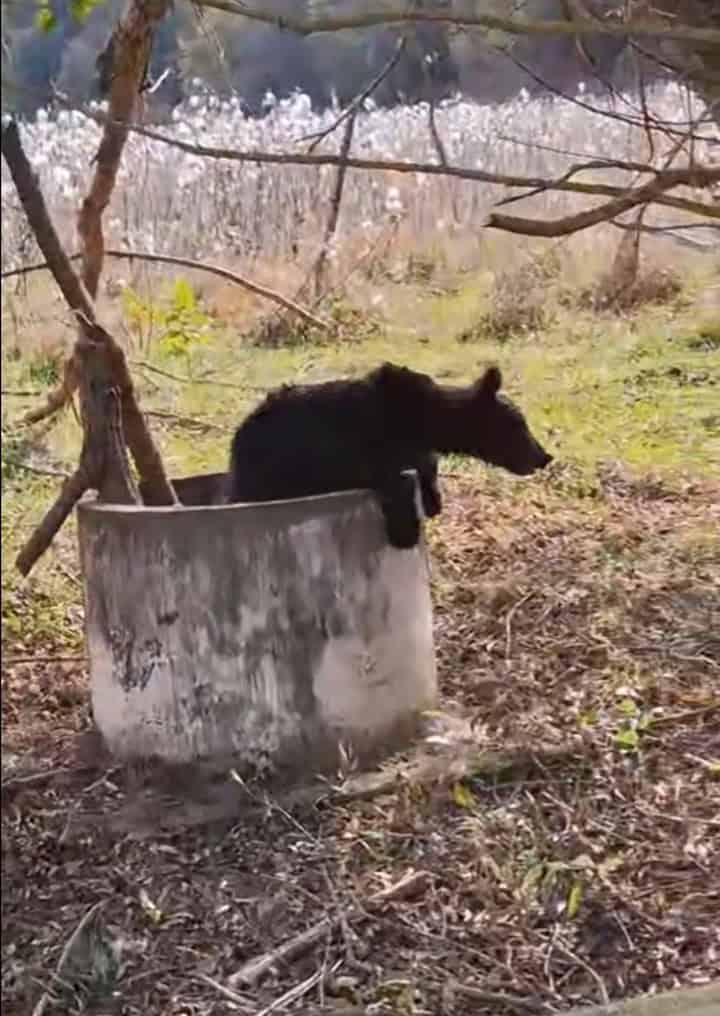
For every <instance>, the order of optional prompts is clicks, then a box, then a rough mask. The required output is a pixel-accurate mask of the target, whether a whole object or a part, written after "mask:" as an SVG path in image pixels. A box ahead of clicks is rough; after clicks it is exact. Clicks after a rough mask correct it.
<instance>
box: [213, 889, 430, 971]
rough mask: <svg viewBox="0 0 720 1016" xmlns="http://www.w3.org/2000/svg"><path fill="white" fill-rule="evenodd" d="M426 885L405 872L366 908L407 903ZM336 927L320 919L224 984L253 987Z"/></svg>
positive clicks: (332, 921) (350, 917) (359, 916)
mask: <svg viewBox="0 0 720 1016" xmlns="http://www.w3.org/2000/svg"><path fill="white" fill-rule="evenodd" d="M429 882H430V875H429V874H428V873H427V872H425V871H415V872H409V873H408V874H407V875H405V876H404V877H403V878H401V879H400V881H399V882H396V883H395V884H394V885H392V886H390V887H389V888H387V889H382V890H381V891H380V892H377V893H374V894H373V895H372V896H371V897H370V899H369V900H368V902H367V904H366V906H367V907H368V908H373V907H379V906H382V905H383V904H385V903H392V902H394V901H395V900H400V899H408V898H409V897H412V896H416V895H418V894H419V893H422V892H424V890H425V889H426V888H427V886H428V884H429ZM347 917H348V920H353V919H354V920H361V919H362V917H363V915H362V914H359V913H357V912H356V911H353V912H352V914H348V915H347ZM338 927H339V924H338V921H337V919H332V918H330V917H323V918H322V920H320V921H318V922H317V923H316V924H313V925H311V926H310V927H309V928H307V929H306V930H305V931H303V932H301V933H300V934H299V935H294V936H293V937H292V938H290V939H287V940H286V941H285V942H283V943H282V945H279V946H278V947H277V948H275V949H272V950H271V951H270V952H267V953H263V954H262V955H261V956H258V957H256V958H255V959H252V960H248V962H247V963H245V964H243V966H242V967H241V968H240V969H239V970H238V971H236V972H235V973H234V974H232V975H231V976H230V977H229V978H228V983H229V984H230V985H232V986H233V987H234V986H235V985H237V984H244V985H252V984H256V983H257V981H259V980H260V979H261V978H262V977H264V976H265V975H266V974H267V973H269V972H270V971H271V970H272V969H273V967H275V966H277V965H278V964H282V963H288V962H289V961H290V960H293V959H296V958H297V957H298V956H302V955H303V954H304V953H306V952H308V950H310V949H312V948H313V946H315V945H317V944H318V943H319V942H321V941H322V940H323V938H324V937H325V936H326V935H327V934H328V933H330V932H333V931H335V930H336V928H338Z"/></svg>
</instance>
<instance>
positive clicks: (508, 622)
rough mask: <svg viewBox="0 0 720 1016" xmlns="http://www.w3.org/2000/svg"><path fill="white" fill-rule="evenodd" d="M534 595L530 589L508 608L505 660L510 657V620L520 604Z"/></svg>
mask: <svg viewBox="0 0 720 1016" xmlns="http://www.w3.org/2000/svg"><path fill="white" fill-rule="evenodd" d="M534 595H535V594H534V591H533V590H532V589H531V590H530V592H529V593H525V595H524V596H521V597H520V599H519V600H518V601H517V603H515V604H513V606H512V607H511V608H510V610H508V612H507V614H506V615H505V659H506V660H509V659H510V657H511V656H512V622H513V618H514V617H515V615H516V614H517V612H518V610H520V608H521V607H522V605H523V604H524V603H527V601H528V600H529V599H530V598H531V597H532V596H534Z"/></svg>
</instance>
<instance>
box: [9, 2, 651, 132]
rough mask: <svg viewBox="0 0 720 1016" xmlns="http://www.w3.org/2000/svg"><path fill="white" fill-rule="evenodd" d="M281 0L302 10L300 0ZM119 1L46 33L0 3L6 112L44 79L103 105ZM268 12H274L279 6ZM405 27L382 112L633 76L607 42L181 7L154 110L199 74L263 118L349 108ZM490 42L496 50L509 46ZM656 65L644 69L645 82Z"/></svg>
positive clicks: (37, 96)
mask: <svg viewBox="0 0 720 1016" xmlns="http://www.w3.org/2000/svg"><path fill="white" fill-rule="evenodd" d="M285 2H286V3H287V4H288V5H290V4H292V6H293V9H295V10H297V7H298V5H299V3H300V2H302V0H285ZM124 4H125V0H105V2H104V3H102V4H101V5H100V6H98V7H96V8H95V9H94V10H93V11H92V13H91V14H90V15H89V16H88V17H87V18H85V19H84V20H83V21H82V22H79V21H77V20H76V19H75V18H73V16H72V12H71V9H70V0H53V5H52V6H53V13H54V15H55V27H54V28H53V30H52V31H50V32H47V31H43V30H42V29H41V28H40V27H38V25H37V23H36V8H35V6H34V3H33V2H32V0H23V2H15V3H11V2H9V3H8V4H7V6H6V5H5V4H3V50H4V52H3V65H4V69H5V73H4V75H3V76H4V79H5V81H6V82H7V80H8V78H9V79H10V80H11V81H12V82H13V85H14V86H15V87H13V88H7V87H5V88H4V89H3V106H4V108H5V109H8V108H10V109H12V110H14V111H16V112H20V113H24V114H26V115H31V114H32V113H34V112H35V110H37V108H38V107H40V106H44V105H46V104H47V97H48V95H49V87H48V86H49V83H50V82H53V83H54V84H55V86H56V87H57V88H58V89H59V90H60V91H61V92H63V93H64V94H65V95H68V96H69V97H70V98H71V99H72V100H73V101H75V102H78V103H81V102H87V101H88V100H90V99H95V98H98V97H99V95H100V79H99V74H98V70H97V66H96V61H97V57H98V54H99V53H100V52H101V51H102V49H103V47H104V45H105V43H106V42H107V39H108V37H109V35H110V31H111V27H112V24H113V22H114V19H115V18H116V17H117V16H118V14H119V13H120V12H121V10H122V9H123V7H124ZM275 6H276V7H278V8H279V9H280V5H278V4H277V2H276V3H275ZM531 7H532V13H533V15H534V16H535V17H541V18H556V17H562V7H563V4H562V3H560V2H556V0H533V2H532V3H531ZM401 31H402V32H403V33H404V34H405V35H406V37H407V44H406V47H405V50H404V53H403V55H402V57H401V59H400V60H399V61H398V63H397V65H396V66H395V67H394V69H393V71H392V72H391V73H390V74H389V75H388V76H387V78H386V79H385V80H384V81H383V82H382V84H381V85H380V87H379V88H378V90H377V92H376V93H375V95H374V99H375V101H376V102H378V103H379V104H380V105H394V104H396V103H398V102H415V101H419V100H427V99H431V98H432V99H434V100H439V99H442V98H443V97H446V96H448V95H450V94H454V93H456V92H458V91H461V92H462V93H463V94H465V95H467V96H471V97H474V98H476V99H477V100H478V101H481V102H488V103H495V102H500V101H503V100H505V99H509V98H512V96H513V95H515V94H517V92H518V91H519V90H520V89H521V88H527V89H528V90H529V91H530V92H536V91H538V90H541V88H542V85H541V84H540V82H546V83H547V84H549V85H550V86H551V87H553V88H556V89H560V90H563V91H570V92H574V91H575V89H576V87H577V84H578V83H579V81H581V80H582V81H585V82H586V83H587V84H588V86H589V87H590V88H604V87H608V83H610V82H612V84H613V85H614V86H616V87H617V86H622V85H623V84H626V83H627V80H628V75H630V74H634V73H636V70H632V69H631V68H630V67H629V66H628V65H626V62H625V59H624V55H623V43H622V40H620V41H618V40H617V39H613V38H608V37H605V36H598V37H597V38H591V39H589V40H585V43H584V49H585V55H582V54H581V53H580V51H579V49H578V47H577V45H576V43H575V41H574V40H573V39H571V38H569V37H560V36H559V37H556V38H547V37H532V36H528V37H526V38H520V39H518V40H514V41H513V44H512V48H511V50H510V51H509V53H507V52H506V53H504V52H502V51H501V50H499V49H498V48H497V46H496V45H490V44H489V43H488V41H487V39H486V38H485V37H484V36H483V34H482V33H481V32H479V31H466V30H463V31H453V30H452V29H450V30H448V28H446V27H444V26H439V25H437V26H436V25H430V24H425V25H418V26H416V27H413V28H410V29H409V28H408V27H407V26H405V27H404V28H402V29H395V28H393V29H387V28H377V29H369V30H366V31H353V32H339V33H335V34H327V35H316V36H310V37H308V38H300V37H298V36H296V35H293V34H292V33H290V32H286V31H282V30H280V29H278V28H276V27H274V26H268V25H262V24H258V23H256V22H252V21H248V20H245V19H243V18H239V17H235V16H232V15H227V14H221V13H218V12H211V11H204V12H201V11H200V10H199V9H198V8H195V7H193V6H192V5H191V4H189V3H185V2H183V3H180V2H178V3H176V5H175V8H174V10H173V12H172V13H171V14H170V15H169V16H168V17H167V18H166V19H165V21H164V22H163V23H162V25H161V26H160V29H159V30H158V32H157V33H156V37H155V41H154V47H153V54H152V61H151V65H150V68H149V74H150V82H151V83H152V81H153V80H155V81H157V80H158V78H159V77H160V75H162V74H163V72H165V71H168V73H167V74H166V76H165V77H164V79H163V81H162V83H161V85H160V86H159V87H158V88H157V89H156V90H155V91H154V92H153V93H152V96H151V100H150V102H151V104H152V105H153V106H154V107H155V112H156V114H157V115H158V116H160V117H162V116H163V115H164V114H165V113H167V112H168V110H169V109H170V108H172V107H173V106H174V105H175V104H177V103H178V102H180V101H181V100H182V98H183V97H184V96H185V95H187V94H188V93H189V92H192V91H193V88H194V81H195V80H196V79H198V78H199V79H201V80H202V81H203V82H204V83H206V84H207V85H208V86H210V87H211V88H212V89H213V90H214V91H216V92H217V93H219V94H227V93H231V92H234V93H236V94H238V95H239V96H240V97H241V98H242V100H243V103H244V104H245V107H246V109H247V110H248V111H249V112H251V113H253V114H259V113H261V112H262V110H263V100H264V98H265V96H266V95H267V93H268V92H271V93H273V94H274V95H275V96H276V97H278V98H281V97H283V96H286V95H289V94H291V93H292V92H293V91H295V90H296V89H299V90H301V91H302V92H304V93H305V94H307V95H308V96H310V98H311V99H312V102H313V105H314V106H315V108H323V107H325V106H327V105H328V104H330V103H332V102H333V101H335V100H337V101H339V102H340V103H341V104H344V103H347V102H348V101H350V100H351V99H352V98H353V96H355V95H356V94H357V93H358V92H359V91H360V90H361V89H362V88H363V87H364V86H365V85H366V84H367V82H368V81H369V80H370V79H371V78H372V76H373V75H374V74H376V73H378V72H379V71H380V69H381V68H382V67H383V66H384V64H385V63H386V61H387V60H388V59H389V58H390V56H391V54H392V53H393V50H394V48H395V45H396V43H397V40H398V38H399V35H400V33H401ZM491 41H492V42H493V43H495V44H497V43H498V42H500V43H501V45H502V43H503V41H504V40H502V39H498V38H497V37H495V38H493V39H492V40H491ZM507 41H508V42H509V41H510V40H507ZM588 56H589V57H590V61H591V62H588ZM658 69H659V65H654V66H651V67H650V68H649V74H650V76H654V75H655V74H657V73H658ZM528 70H529V72H530V73H529V74H528V73H527V71H528ZM646 76H647V75H646Z"/></svg>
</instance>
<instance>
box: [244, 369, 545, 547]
mask: <svg viewBox="0 0 720 1016" xmlns="http://www.w3.org/2000/svg"><path fill="white" fill-rule="evenodd" d="M501 384H502V376H501V374H500V371H499V370H498V368H497V367H490V368H489V369H488V370H487V371H486V372H485V373H484V374H483V376H482V377H481V378H479V380H477V381H475V382H474V383H473V384H470V385H467V386H464V385H440V384H437V383H436V382H435V381H433V379H432V378H431V377H429V376H428V375H427V374H419V373H417V372H416V371H414V370H409V369H408V368H406V367H398V366H395V365H394V364H391V363H385V364H383V365H382V366H381V367H378V368H377V369H376V370H373V371H371V372H370V373H369V374H367V375H366V376H365V377H363V378H359V379H358V380H342V381H326V382H324V383H322V384H314V385H286V386H284V387H282V388H280V389H278V390H277V391H274V392H271V393H270V394H269V395H268V396H267V398H266V399H265V401H264V402H262V403H261V404H260V405H259V406H258V407H257V408H256V409H254V410H253V411H252V412H251V413H250V415H249V416H248V417H247V418H246V419H245V420H244V421H243V423H241V424H240V426H239V427H238V429H237V431H236V433H235V436H234V438H233V442H232V449H231V461H230V477H229V500H230V501H276V500H283V499H286V498H297V497H308V496H310V495H313V494H326V493H331V492H333V491H341V490H353V489H358V488H370V489H372V490H374V491H375V493H376V494H377V496H378V499H379V501H380V505H381V506H382V510H383V513H384V516H385V520H386V525H387V534H388V540H389V542H390V543H391V544H392V545H393V546H394V547H400V548H407V547H414V546H415V544H416V543H417V542H418V539H419V536H420V519H419V518H418V511H417V507H416V504H415V499H414V483H413V479H412V477H411V476H409V475H408V474H407V473H406V472H404V471H405V470H416V471H417V473H418V477H419V481H420V491H421V495H422V502H423V509H424V511H425V514H426V515H428V516H433V515H437V514H438V513H439V512H440V510H441V508H442V501H441V497H440V492H439V490H438V486H437V458H436V453H439V454H443V453H451V452H454V453H458V454H461V455H472V456H473V457H474V458H477V459H481V460H482V461H483V462H488V463H490V464H492V465H494V466H502V467H504V468H505V469H507V470H509V471H510V472H511V473H515V474H517V475H518V476H526V475H528V474H530V473H533V472H534V471H535V470H537V469H543V468H544V467H545V466H546V465H547V464H548V463H549V462H551V461H552V456H551V455H549V454H548V453H547V452H546V451H545V449H544V448H543V447H542V446H541V445H540V444H539V442H538V441H537V440H536V439H535V438H534V437H533V435H532V434H531V433H530V430H529V428H528V425H527V423H526V422H525V418H524V416H523V414H522V413H521V412H520V410H519V409H518V408H517V407H516V406H514V405H513V404H512V402H510V401H509V400H508V399H506V398H505V397H504V396H502V395H499V394H498V393H499V391H500V387H501Z"/></svg>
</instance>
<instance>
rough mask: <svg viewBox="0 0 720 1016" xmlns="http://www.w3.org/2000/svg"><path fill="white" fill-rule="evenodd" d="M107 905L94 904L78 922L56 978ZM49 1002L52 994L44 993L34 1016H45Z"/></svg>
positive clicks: (59, 963) (62, 957) (61, 958)
mask: <svg viewBox="0 0 720 1016" xmlns="http://www.w3.org/2000/svg"><path fill="white" fill-rule="evenodd" d="M106 903H107V900H98V902H97V903H93V905H92V906H91V907H90V909H89V910H87V911H86V912H85V913H84V914H83V916H82V917H81V918H80V921H79V922H78V925H77V927H76V928H75V931H74V932H73V933H72V935H71V936H70V938H69V939H68V940H67V942H66V944H65V948H64V949H63V951H62V953H61V955H60V959H59V960H58V963H57V966H56V967H55V973H54V975H53V976H54V977H55V978H59V977H60V975H61V974H62V972H63V970H64V969H65V966H66V965H67V962H68V960H69V959H70V954H71V953H72V951H73V948H74V947H75V944H76V942H77V941H78V939H79V938H80V936H81V935H82V933H83V932H84V931H85V929H86V928H87V926H88V925H89V924H90V921H92V919H93V918H94V917H95V915H96V914H97V913H98V912H99V911H100V910H101V909H102V907H104V906H105V904H106ZM49 1001H50V993H49V992H48V991H45V992H43V994H42V995H41V996H40V998H39V999H38V1002H37V1004H36V1006H35V1008H34V1009H33V1011H32V1016H43V1013H44V1012H45V1009H46V1007H47V1004H48V1002H49Z"/></svg>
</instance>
